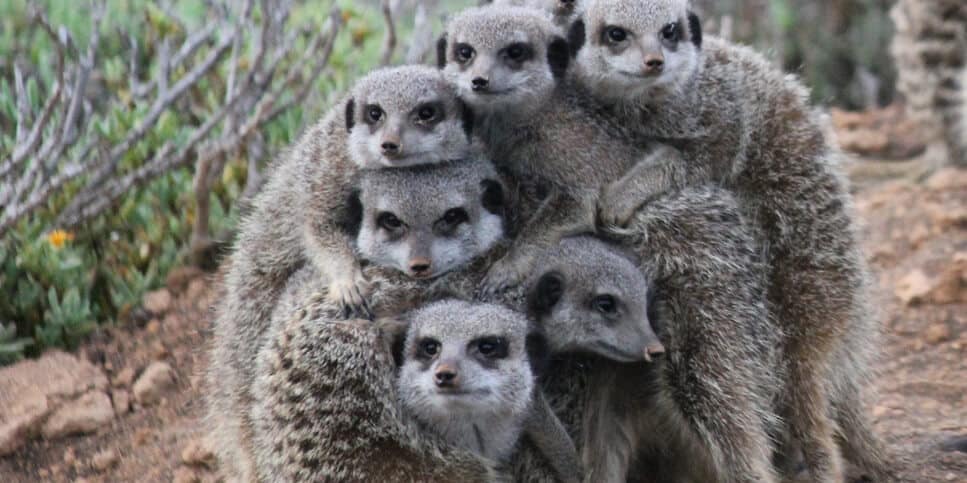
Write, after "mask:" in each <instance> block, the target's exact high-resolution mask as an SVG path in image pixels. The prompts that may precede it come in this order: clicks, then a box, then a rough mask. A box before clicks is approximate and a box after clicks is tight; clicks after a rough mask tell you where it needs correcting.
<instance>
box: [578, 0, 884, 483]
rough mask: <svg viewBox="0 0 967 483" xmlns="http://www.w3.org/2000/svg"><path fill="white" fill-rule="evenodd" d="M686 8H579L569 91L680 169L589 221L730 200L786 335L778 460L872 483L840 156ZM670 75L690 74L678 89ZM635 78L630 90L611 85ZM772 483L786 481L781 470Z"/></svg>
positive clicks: (607, 200) (671, 0)
mask: <svg viewBox="0 0 967 483" xmlns="http://www.w3.org/2000/svg"><path fill="white" fill-rule="evenodd" d="M618 7H620V8H618ZM685 8H686V2H684V1H682V0H668V1H664V0H663V1H654V2H652V1H649V2H644V3H642V4H640V5H639V4H638V3H633V2H628V1H622V0H597V1H592V2H589V4H588V5H587V8H586V11H585V12H586V17H585V25H584V32H585V36H584V37H583V38H584V39H585V42H586V45H584V47H583V48H582V49H581V51H580V52H579V53H578V56H577V64H578V67H577V71H576V72H577V76H578V78H579V79H580V81H581V82H582V83H583V84H585V85H586V86H587V87H588V89H589V90H591V91H592V92H596V93H597V94H598V95H599V97H600V98H602V99H609V98H610V99H611V101H612V103H613V104H614V109H615V112H616V117H618V118H620V119H624V121H625V122H626V123H627V124H629V125H632V126H634V127H635V128H636V130H637V131H638V133H639V134H640V135H642V136H644V137H645V138H647V139H653V138H655V137H657V138H660V139H662V140H663V141H665V142H667V143H668V144H671V145H673V146H675V147H677V148H679V149H681V150H682V158H679V159H684V160H685V161H681V160H676V159H675V158H671V157H665V158H655V159H653V160H651V161H650V162H646V163H640V164H639V165H638V166H636V168H635V169H634V170H633V172H631V173H629V175H628V176H627V177H626V178H625V179H623V180H622V181H620V182H619V183H618V184H616V185H614V186H613V187H612V188H611V189H610V190H609V192H606V193H605V195H604V196H603V197H602V201H601V205H600V208H601V211H602V212H603V214H602V216H601V217H602V219H604V220H605V221H607V222H610V223H614V224H617V225H620V224H622V223H623V222H625V221H626V219H627V214H628V213H634V210H635V209H636V208H637V207H636V206H635V205H630V206H629V205H627V204H622V202H621V201H620V200H619V198H621V199H627V198H628V196H629V193H638V196H632V197H631V198H632V199H635V198H636V199H637V200H638V201H645V200H648V199H649V198H650V197H652V196H655V195H657V194H659V193H663V192H666V191H668V190H675V189H680V188H681V187H683V186H689V185H702V184H707V183H714V184H717V185H720V186H722V187H724V188H725V189H727V190H729V191H730V192H732V193H733V194H734V195H735V197H736V199H737V200H738V201H739V204H740V207H741V209H742V212H743V215H744V216H746V217H748V219H750V220H753V222H754V223H755V224H756V225H757V227H758V228H759V229H760V230H761V233H762V234H761V240H762V241H763V243H764V249H765V250H766V254H767V258H766V260H767V262H768V264H769V266H770V268H771V274H770V279H769V291H768V298H769V301H770V304H771V306H772V307H773V310H774V318H775V320H776V321H777V322H778V323H779V324H781V326H782V329H783V331H784V332H785V334H786V337H785V338H784V340H783V343H782V348H783V361H784V364H785V367H784V372H785V374H786V379H785V382H784V388H783V391H782V395H783V399H782V401H781V405H780V415H781V416H782V417H783V419H784V420H785V422H786V430H787V434H788V438H785V439H786V443H787V444H786V445H785V447H784V448H783V450H782V453H783V454H784V455H786V456H788V455H790V454H792V453H794V452H795V451H796V450H795V449H794V448H796V447H797V445H798V447H799V448H801V450H802V454H803V457H804V461H805V467H806V472H805V473H806V474H805V478H807V479H808V480H809V481H834V480H840V479H842V478H843V467H842V464H841V454H840V451H842V454H843V455H844V456H845V457H846V458H847V459H848V460H849V461H851V462H852V463H854V464H856V465H858V466H859V467H861V468H862V469H863V470H864V471H865V472H866V473H867V474H869V475H871V476H874V477H878V478H883V477H884V475H885V474H886V471H887V470H886V463H885V460H884V454H883V450H882V448H881V447H880V444H879V442H878V440H877V438H876V437H875V436H874V434H873V433H872V429H871V427H870V422H869V420H868V417H867V415H866V414H864V413H863V407H864V395H863V394H862V393H863V391H864V388H865V387H867V386H869V384H868V383H869V377H870V369H869V364H870V358H871V354H872V347H873V346H874V341H875V340H876V337H877V335H878V327H877V324H876V323H875V320H874V317H872V316H871V310H870V308H869V307H868V305H867V298H868V294H867V290H868V280H867V277H868V275H867V267H866V265H865V261H864V257H863V255H862V253H861V251H860V248H859V246H858V243H857V238H856V232H855V226H854V223H853V219H852V208H851V203H850V197H849V194H848V192H847V186H846V181H845V180H844V179H843V177H842V176H841V174H840V169H839V166H838V163H839V161H840V159H841V154H840V152H839V151H838V149H837V147H836V146H835V143H834V142H833V141H831V140H830V139H828V138H827V137H826V135H825V133H826V132H828V130H827V129H826V124H825V120H824V119H823V118H822V117H821V115H820V114H818V113H817V112H816V111H815V110H814V109H813V108H812V107H810V106H809V104H808V101H807V98H808V96H807V91H806V89H805V88H804V87H803V86H802V85H801V84H800V83H799V82H798V81H796V80H795V79H793V78H792V77H790V76H786V75H784V74H783V73H781V72H779V71H778V70H777V69H775V68H774V67H772V66H771V65H770V64H769V63H768V61H767V60H766V59H765V58H764V57H762V56H761V55H759V54H757V53H755V52H753V51H752V50H750V49H747V48H743V47H738V46H735V45H731V44H728V43H726V42H724V41H721V40H718V39H715V38H708V39H704V42H701V41H700V40H701V36H700V31H699V30H698V29H697V28H696V27H698V22H697V21H696V20H693V19H691V18H690V17H689V15H688V13H687V11H686V10H685ZM616 15H618V16H616ZM671 22H678V25H679V28H680V29H681V30H680V33H681V36H680V39H679V41H678V43H676V44H675V45H674V46H669V45H664V44H662V43H661V42H660V41H657V40H652V39H658V35H659V32H662V30H663V28H664V27H665V26H666V25H668V24H669V23H671ZM609 25H619V26H621V27H623V28H624V29H625V30H627V31H628V32H630V35H629V38H630V39H631V42H632V43H631V44H630V45H629V47H628V48H627V49H623V48H622V47H621V46H615V45H613V44H609V43H607V42H606V41H605V37H604V36H603V35H601V33H602V32H606V31H607V29H606V27H608V26H609ZM639 39H642V40H640V41H639ZM655 49H660V50H661V53H662V55H664V57H665V60H666V63H665V64H666V65H665V70H664V71H662V72H661V75H660V76H655V75H646V73H645V70H644V68H643V66H644V63H643V60H644V59H645V58H646V56H647V55H649V54H653V53H655V52H657V51H656V50H655ZM689 58H692V60H689ZM635 59H638V61H636V60H635ZM675 66H677V68H684V69H687V68H690V67H693V68H692V70H691V71H690V72H687V74H688V75H682V72H677V71H673V68H674V67H675ZM639 67H641V68H642V70H641V71H633V72H632V73H633V74H635V75H634V76H627V75H622V74H618V73H616V72H617V71H619V70H622V71H623V70H628V69H633V68H639ZM664 78H669V79H673V82H671V83H662V82H661V79H664ZM649 86H652V87H654V88H649ZM606 93H610V94H606ZM837 443H838V444H837ZM793 459H794V458H793ZM785 473H786V475H785V476H787V477H789V478H794V477H797V475H795V473H796V470H795V468H794V467H792V468H785Z"/></svg>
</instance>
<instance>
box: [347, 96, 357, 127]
mask: <svg viewBox="0 0 967 483" xmlns="http://www.w3.org/2000/svg"><path fill="white" fill-rule="evenodd" d="M355 125H356V99H350V100H349V101H348V102H346V131H352V130H353V126H355Z"/></svg>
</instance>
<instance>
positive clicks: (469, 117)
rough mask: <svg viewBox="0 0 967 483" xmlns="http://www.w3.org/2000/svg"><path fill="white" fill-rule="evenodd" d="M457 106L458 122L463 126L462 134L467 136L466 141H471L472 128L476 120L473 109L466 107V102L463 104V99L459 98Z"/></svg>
mask: <svg viewBox="0 0 967 483" xmlns="http://www.w3.org/2000/svg"><path fill="white" fill-rule="evenodd" d="M457 104H459V105H460V120H461V121H462V124H463V132H464V133H466V134H467V140H468V141H472V140H473V126H474V121H475V119H476V118H475V116H474V113H473V109H471V108H470V106H468V105H467V103H466V102H463V99H461V98H459V97H458V98H457Z"/></svg>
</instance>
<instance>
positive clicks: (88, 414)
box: [41, 390, 114, 439]
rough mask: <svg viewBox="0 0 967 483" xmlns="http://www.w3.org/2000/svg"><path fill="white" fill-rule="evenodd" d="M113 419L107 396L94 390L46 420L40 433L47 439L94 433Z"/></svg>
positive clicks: (58, 410) (62, 407) (112, 411)
mask: <svg viewBox="0 0 967 483" xmlns="http://www.w3.org/2000/svg"><path fill="white" fill-rule="evenodd" d="M113 419H114V407H113V406H111V399H110V398H108V397H107V394H105V393H103V392H101V391H98V390H94V391H91V392H89V393H87V394H85V395H83V396H81V397H80V398H78V399H77V400H76V401H73V402H70V403H67V404H65V405H63V406H61V407H60V408H59V409H57V410H56V411H54V413H53V414H52V415H51V416H50V418H48V419H47V422H46V423H45V424H44V427H43V429H42V430H41V433H42V434H43V435H44V437H46V438H48V439H55V438H59V437H62V436H67V435H71V434H88V433H93V432H96V431H97V430H98V429H100V428H101V427H102V426H106V425H108V424H110V423H111V421H112V420H113Z"/></svg>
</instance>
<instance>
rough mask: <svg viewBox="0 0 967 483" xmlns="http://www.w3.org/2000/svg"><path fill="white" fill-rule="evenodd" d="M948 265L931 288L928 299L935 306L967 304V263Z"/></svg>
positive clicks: (955, 262)
mask: <svg viewBox="0 0 967 483" xmlns="http://www.w3.org/2000/svg"><path fill="white" fill-rule="evenodd" d="M954 260H955V261H954V263H953V264H950V265H947V266H946V268H945V269H944V271H943V272H942V273H941V274H940V276H939V277H937V280H936V282H935V283H934V284H933V286H932V287H931V288H930V292H929V293H928V294H927V299H928V300H929V301H930V302H933V303H935V304H956V303H967V262H964V261H958V260H957V257H956V256H955V258H954Z"/></svg>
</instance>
